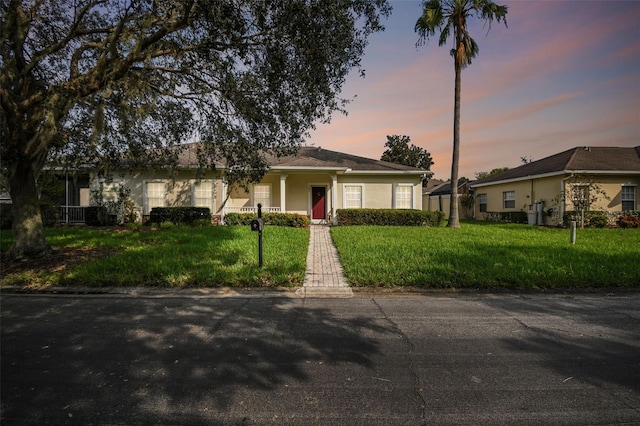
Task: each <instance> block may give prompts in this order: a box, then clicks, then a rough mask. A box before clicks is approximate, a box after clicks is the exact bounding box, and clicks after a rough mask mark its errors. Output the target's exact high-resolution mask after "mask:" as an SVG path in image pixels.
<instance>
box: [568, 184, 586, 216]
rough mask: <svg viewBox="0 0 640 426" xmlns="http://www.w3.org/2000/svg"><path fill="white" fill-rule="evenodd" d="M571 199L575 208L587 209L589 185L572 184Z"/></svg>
mask: <svg viewBox="0 0 640 426" xmlns="http://www.w3.org/2000/svg"><path fill="white" fill-rule="evenodd" d="M571 191H572V192H573V193H572V194H571V201H572V203H573V207H574V208H575V209H576V210H589V205H590V204H591V203H590V202H589V185H583V184H578V185H573V188H572V189H571Z"/></svg>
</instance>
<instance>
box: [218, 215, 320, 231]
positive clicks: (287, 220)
mask: <svg viewBox="0 0 640 426" xmlns="http://www.w3.org/2000/svg"><path fill="white" fill-rule="evenodd" d="M257 218H258V214H257V213H227V214H226V215H225V216H224V223H225V225H230V226H237V225H247V226H248V225H251V221H252V220H254V219H257ZM262 219H263V220H264V223H265V225H273V226H288V227H291V228H303V227H305V226H309V224H310V223H311V221H310V220H309V216H307V215H302V214H297V213H263V214H262Z"/></svg>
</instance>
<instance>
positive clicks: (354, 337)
mask: <svg viewBox="0 0 640 426" xmlns="http://www.w3.org/2000/svg"><path fill="white" fill-rule="evenodd" d="M1 303H2V306H1V308H2V313H1V320H2V321H1V332H2V336H1V338H2V339H1V344H2V346H1V351H2V353H1V363H2V365H1V367H2V371H1V373H2V376H1V392H2V394H1V400H2V413H1V416H2V425H41V424H95V425H101V424H167V425H175V424H182V425H197V424H224V425H227V424H228V425H236V424H238V425H240V424H242V425H244V424H296V425H299V424H318V425H332V424H333V425H344V424H348V425H377V424H378V425H423V424H428V425H431V424H442V425H447V424H452V425H453V424H455V425H461V424H462V425H464V424H468V425H478V424H518V425H521V424H545V425H584V424H640V295H638V294H627V295H621V296H615V295H573V296H563V295H495V294H493V295H492V294H483V295H442V296H433V295H430V296H424V295H408V296H406V295H405V296H393V295H390V296H378V295H369V296H366V295H360V296H356V297H354V298H352V299H308V298H307V299H302V298H295V297H202V296H194V293H160V294H156V295H154V296H145V297H142V296H137V297H136V296H131V295H120V296H119V295H109V294H107V295H81V296H75V295H20V294H7V293H3V294H2V300H1Z"/></svg>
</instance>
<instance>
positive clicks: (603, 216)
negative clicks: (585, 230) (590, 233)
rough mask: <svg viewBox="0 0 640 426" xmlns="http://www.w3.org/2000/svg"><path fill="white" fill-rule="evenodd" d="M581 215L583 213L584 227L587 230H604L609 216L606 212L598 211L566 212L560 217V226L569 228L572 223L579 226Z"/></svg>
mask: <svg viewBox="0 0 640 426" xmlns="http://www.w3.org/2000/svg"><path fill="white" fill-rule="evenodd" d="M582 213H584V226H585V227H589V228H604V227H606V226H607V224H608V223H609V218H608V217H609V216H608V215H607V212H603V211H598V210H587V211H585V212H579V211H567V212H565V213H564V215H563V216H562V224H563V225H564V226H565V227H566V226H570V225H571V222H572V221H576V222H578V224H580V220H581V219H580V218H581V215H582Z"/></svg>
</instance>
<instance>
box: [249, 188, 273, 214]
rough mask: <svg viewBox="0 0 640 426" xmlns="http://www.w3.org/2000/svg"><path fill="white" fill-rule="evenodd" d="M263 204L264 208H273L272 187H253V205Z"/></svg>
mask: <svg viewBox="0 0 640 426" xmlns="http://www.w3.org/2000/svg"><path fill="white" fill-rule="evenodd" d="M258 203H260V204H262V207H263V208H266V207H271V185H265V184H260V185H255V186H254V187H253V205H254V206H255V207H257V206H258Z"/></svg>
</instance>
